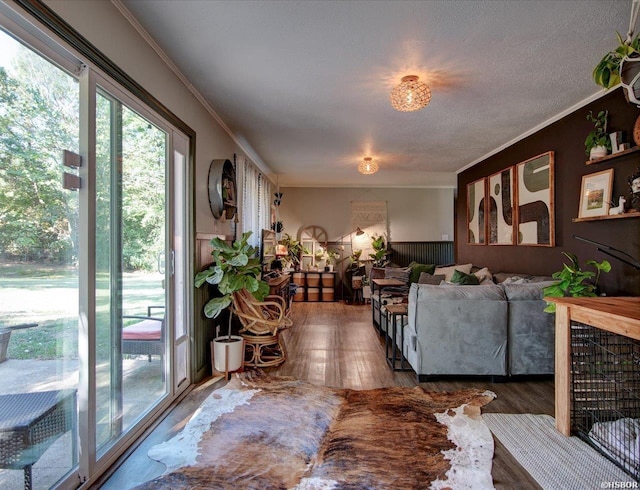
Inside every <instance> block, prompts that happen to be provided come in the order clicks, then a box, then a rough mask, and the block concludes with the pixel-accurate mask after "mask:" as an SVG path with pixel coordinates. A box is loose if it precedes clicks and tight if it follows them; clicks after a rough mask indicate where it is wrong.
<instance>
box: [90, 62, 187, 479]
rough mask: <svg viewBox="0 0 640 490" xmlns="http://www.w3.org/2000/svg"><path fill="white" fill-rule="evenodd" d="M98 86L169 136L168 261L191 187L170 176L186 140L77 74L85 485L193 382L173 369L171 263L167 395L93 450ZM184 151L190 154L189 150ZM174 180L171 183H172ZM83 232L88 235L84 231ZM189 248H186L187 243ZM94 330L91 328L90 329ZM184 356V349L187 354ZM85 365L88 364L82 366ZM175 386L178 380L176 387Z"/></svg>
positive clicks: (168, 275) (106, 85) (118, 93)
mask: <svg viewBox="0 0 640 490" xmlns="http://www.w3.org/2000/svg"><path fill="white" fill-rule="evenodd" d="M98 87H99V88H100V91H105V92H107V93H108V94H109V95H110V96H112V97H115V98H117V99H118V100H119V101H120V102H122V103H123V104H125V105H126V106H127V107H129V108H130V109H132V110H134V111H136V112H138V113H139V114H140V115H141V116H143V117H144V118H146V119H148V120H149V121H150V122H152V123H153V124H155V125H156V126H158V127H159V128H161V129H162V130H163V131H165V132H166V134H167V136H168V137H167V142H168V145H167V151H166V158H167V161H166V167H165V173H166V175H167V183H166V186H165V198H166V200H165V202H166V209H167V212H166V214H165V216H166V226H165V235H166V236H165V238H166V242H165V243H166V244H167V245H168V247H167V248H166V249H165V250H166V252H167V257H173V255H174V253H175V242H174V236H175V232H176V230H175V221H176V220H175V217H174V214H175V211H176V210H177V209H182V212H183V213H184V214H183V217H184V216H190V215H191V213H190V209H191V206H190V203H189V202H188V201H189V199H184V201H185V202H184V203H176V202H175V200H174V194H175V192H172V189H173V186H174V185H181V186H182V191H183V192H178V194H179V195H183V196H184V197H185V198H186V197H187V196H189V193H185V192H184V189H185V187H186V188H187V189H188V188H189V187H188V183H189V182H190V179H189V177H188V176H189V175H190V168H189V167H188V166H187V168H185V169H184V176H185V177H186V178H184V179H181V178H178V179H176V178H175V173H176V172H175V171H174V167H175V165H174V158H175V152H174V146H175V145H174V140H176V139H178V138H180V139H181V142H180V143H178V145H179V146H180V147H181V148H183V151H184V146H185V145H184V141H188V137H187V136H186V135H184V134H182V133H181V132H179V131H177V130H176V128H174V127H172V126H171V125H170V124H168V123H167V122H166V121H164V120H163V119H161V118H159V117H158V116H156V115H155V114H154V113H153V112H151V111H149V110H148V109H146V107H144V106H143V105H141V104H140V102H138V101H137V100H136V99H135V98H134V97H132V96H131V95H130V94H128V93H127V92H125V91H124V90H122V89H121V88H120V87H118V86H117V85H115V84H114V83H112V82H111V81H110V80H108V79H107V78H105V77H103V76H102V75H101V74H99V73H98V72H97V71H96V70H92V69H89V68H86V69H85V70H84V71H83V73H82V74H81V75H80V154H81V156H82V158H83V162H86V164H84V165H83V166H82V167H81V168H80V172H79V175H80V178H81V181H82V182H83V187H82V189H81V190H80V217H79V219H80V230H81V233H80V253H79V265H80V267H79V268H80V291H81V294H80V332H79V340H78V344H79V350H80V353H81V354H82V353H85V355H86V360H84V359H83V360H82V362H81V366H83V367H84V366H89V369H81V371H80V383H79V387H78V394H79V396H78V409H79V434H80V441H79V448H80V454H79V461H80V466H79V471H80V479H81V481H87V480H89V479H91V477H92V476H94V475H96V474H100V473H102V472H103V471H104V470H105V469H107V468H108V467H109V466H111V465H112V464H113V463H114V462H115V461H116V460H117V458H118V457H119V456H120V454H121V453H122V450H123V448H125V447H127V446H128V445H129V444H130V443H132V442H133V441H134V440H135V439H137V438H138V437H140V435H141V434H142V432H144V430H146V429H147V428H148V426H149V425H151V423H152V422H153V420H154V419H155V418H156V417H157V416H158V415H159V414H160V413H162V412H163V411H165V410H166V409H167V408H168V407H169V406H170V404H171V403H172V402H173V400H174V399H175V398H176V397H177V396H178V395H179V394H180V392H181V391H183V390H185V389H186V388H187V387H188V386H189V385H190V383H191V370H190V369H187V373H186V375H187V376H186V379H183V380H175V377H176V376H175V374H176V367H175V359H176V355H175V354H176V347H177V345H176V344H177V342H175V340H177V339H176V336H175V322H176V320H178V319H176V318H175V315H174V311H175V310H176V304H175V297H176V289H175V284H174V279H175V275H174V267H173V263H174V260H173V259H172V260H168V261H167V267H165V281H166V282H165V283H166V284H167V291H166V311H165V329H166V330H165V333H166V336H165V337H166V338H167V339H168V342H166V344H165V356H164V358H165V366H164V372H165V376H166V382H167V392H166V394H165V395H164V396H163V397H162V398H161V399H160V401H159V402H158V403H157V404H156V405H155V406H154V407H152V408H151V409H150V410H149V411H148V412H147V413H146V415H145V416H144V418H143V419H142V420H141V421H140V422H139V423H137V424H136V425H135V426H134V427H132V429H131V430H129V431H128V432H127V433H125V434H124V435H122V437H120V439H119V440H118V442H117V443H115V444H114V445H113V446H112V447H110V448H108V449H107V450H106V451H104V453H100V454H99V452H98V451H97V450H96V417H95V416H96V396H97V388H96V382H97V379H96V369H95V366H96V361H97V359H96V329H95V325H96V316H95V311H96V298H95V291H96V258H95V251H96V242H95V237H96V201H95V197H96V96H97V93H98ZM187 150H188V149H187ZM184 156H185V163H186V162H188V161H189V160H188V155H184ZM174 181H175V182H174ZM179 221H181V222H182V223H183V224H184V228H185V229H184V230H182V231H181V233H180V234H181V235H182V237H187V236H190V233H189V231H190V220H188V219H187V220H185V219H183V220H179ZM82 230H86V232H83V231H82ZM189 246H190V244H189ZM183 253H184V252H183ZM186 269H187V270H184V271H183V274H184V275H185V277H184V278H183V279H186V278H187V277H191V276H190V275H189V274H192V273H191V271H190V270H188V269H189V267H187V268H186ZM187 284H188V282H187V281H186V280H183V287H182V288H181V294H182V297H183V298H184V299H185V300H186V301H185V303H186V304H184V307H183V308H182V309H181V310H182V311H183V315H182V316H183V321H185V322H186V323H185V325H187V327H188V328H187V329H186V336H183V337H180V339H182V340H183V341H186V344H187V345H188V344H189V342H188V339H189V338H190V337H191V332H190V328H189V322H188V318H189V315H190V313H191V307H190V288H189V287H188V286H187ZM89 325H92V326H93V328H89ZM187 351H188V350H187ZM85 362H86V364H85ZM178 381H182V382H181V383H178Z"/></svg>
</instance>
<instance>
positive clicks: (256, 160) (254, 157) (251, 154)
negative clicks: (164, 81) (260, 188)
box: [111, 0, 273, 176]
mask: <svg viewBox="0 0 640 490" xmlns="http://www.w3.org/2000/svg"><path fill="white" fill-rule="evenodd" d="M111 3H112V4H113V5H114V6H115V7H116V8H117V9H118V10H119V11H120V13H121V14H122V16H123V17H124V18H125V19H126V20H127V21H128V22H129V23H130V24H131V25H132V26H133V28H134V29H135V30H136V31H137V32H138V34H140V36H141V37H142V38H143V39H144V40H145V41H146V42H147V44H148V45H149V46H151V49H153V50H154V51H155V52H156V54H157V55H158V56H159V57H160V59H161V60H162V61H163V62H164V63H165V64H166V65H167V66H168V67H169V69H170V70H171V71H172V72H173V73H175V75H176V76H177V77H178V79H179V80H180V81H181V82H182V83H183V85H184V86H185V87H186V88H187V90H189V92H191V94H192V95H193V96H194V97H195V98H196V99H197V100H198V102H200V104H201V105H202V107H204V108H205V110H206V111H207V112H208V113H209V114H210V115H211V117H213V118H214V119H215V121H216V122H217V123H218V124H219V125H220V127H222V129H223V130H224V131H225V132H226V133H227V134H228V135H229V137H230V138H231V139H232V140H233V141H234V143H235V144H236V145H238V147H239V148H240V149H241V150H242V151H243V152H244V153H245V154H246V156H247V158H248V159H249V160H251V162H252V163H253V164H254V165H255V166H256V167H258V169H259V170H260V171H261V172H262V173H264V174H265V175H268V176H270V175H272V174H273V171H272V170H271V169H270V168H269V166H268V165H267V164H266V163H264V161H263V160H262V158H260V157H259V156H258V154H257V153H256V152H255V151H254V149H253V148H252V147H251V146H250V145H249V144H248V143H243V142H242V141H240V139H239V138H238V137H237V136H236V134H235V133H234V132H233V131H231V129H230V128H229V126H227V125H226V123H225V122H224V121H223V120H222V118H221V117H220V116H219V115H218V113H217V112H216V111H215V109H214V108H213V107H212V106H211V104H209V102H207V100H206V99H205V98H204V96H203V95H202V94H201V93H200V92H199V91H198V89H196V88H195V87H194V86H193V84H192V83H191V82H190V81H189V79H188V78H187V77H186V76H185V74H184V73H182V71H180V68H178V67H177V66H176V64H175V63H174V62H173V61H172V60H171V58H169V56H168V55H167V53H165V52H164V50H163V49H162V48H161V47H160V46H159V45H158V43H157V42H156V41H155V39H153V37H152V36H151V34H149V32H148V31H147V30H146V29H145V28H144V27H143V26H142V24H140V22H139V21H138V19H136V18H135V16H134V15H133V14H132V13H131V11H130V10H129V9H128V8H127V7H126V6H125V5H124V4H123V3H122V1H121V0H111Z"/></svg>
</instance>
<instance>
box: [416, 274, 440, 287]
mask: <svg viewBox="0 0 640 490" xmlns="http://www.w3.org/2000/svg"><path fill="white" fill-rule="evenodd" d="M442 281H444V274H438V275H434V274H428V273H426V272H422V273H420V278H419V279H418V284H430V285H431V286H439V285H440V283H441V282H442Z"/></svg>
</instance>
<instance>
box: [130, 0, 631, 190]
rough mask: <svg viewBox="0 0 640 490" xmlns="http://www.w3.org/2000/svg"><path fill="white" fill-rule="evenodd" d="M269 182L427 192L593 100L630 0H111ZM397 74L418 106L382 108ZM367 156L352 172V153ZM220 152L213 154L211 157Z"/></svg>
mask: <svg viewBox="0 0 640 490" xmlns="http://www.w3.org/2000/svg"><path fill="white" fill-rule="evenodd" d="M122 3H123V4H124V5H125V6H126V8H127V9H128V10H129V11H130V12H131V13H132V14H133V16H134V17H135V18H136V19H137V21H138V22H139V23H140V24H141V25H142V26H143V27H144V28H145V29H146V30H147V31H148V32H149V33H150V35H151V36H152V37H153V39H154V40H155V41H156V43H157V44H158V45H159V46H160V47H161V48H162V50H164V51H165V53H166V54H167V55H168V56H169V58H171V60H172V61H173V63H175V65H176V66H177V67H178V68H179V69H180V71H181V72H182V73H183V74H184V75H185V76H186V78H187V79H188V80H189V81H190V82H191V83H192V84H193V86H194V87H195V88H196V89H197V90H198V91H199V92H200V93H201V94H202V95H203V96H204V98H205V99H206V100H207V101H208V102H209V104H210V105H211V107H213V109H214V110H215V112H216V113H217V114H218V115H219V116H220V117H221V118H222V120H223V121H224V122H225V123H226V125H227V126H228V127H229V129H230V130H231V131H232V132H233V133H234V134H235V135H236V138H237V140H238V141H240V142H242V144H243V146H244V148H245V149H246V150H247V151H248V152H249V154H250V155H253V156H254V157H255V159H256V160H257V162H258V163H259V164H260V165H262V166H263V168H267V169H269V170H270V171H271V172H273V173H275V174H278V176H279V181H280V184H281V185H308V186H324V185H328V186H368V185H376V186H380V185H385V186H387V185H388V186H441V185H453V184H455V176H454V172H455V171H456V170H459V169H461V168H463V167H465V166H467V165H468V164H470V163H472V162H474V161H476V160H477V159H479V158H481V157H482V156H483V155H486V154H487V153H490V152H491V151H493V150H495V149H496V148H499V147H500V146H502V145H504V144H505V143H507V142H509V141H511V140H512V139H514V138H517V137H518V136H520V135H522V134H523V133H525V132H527V131H529V130H531V129H532V128H534V127H536V126H538V125H540V124H542V123H544V122H545V121H547V120H548V119H550V118H553V117H554V116H556V115H557V114H559V113H561V112H563V111H565V110H567V109H568V108H570V107H572V106H574V105H575V104H578V103H580V102H581V101H583V100H584V99H586V98H588V97H591V96H593V95H594V94H596V93H598V92H599V87H597V86H596V85H595V84H594V83H593V81H592V80H591V71H592V70H593V67H594V66H595V65H596V63H597V62H598V61H599V60H600V58H601V57H602V56H603V55H604V54H605V53H606V52H607V51H609V50H610V49H613V48H614V47H615V46H616V37H615V31H616V30H618V31H620V32H622V33H626V31H627V29H628V24H629V14H630V7H631V1H630V0H621V1H619V0H615V1H606V0H598V1H585V0H578V1H570V0H563V1H534V0H530V1H480V0H473V1H461V0H458V1H455V2H454V1H437V2H436V1H422V2H408V1H403V2H400V1H391V2H385V1H342V2H339V1H321V2H315V1H283V2H280V1H258V2H254V1H190V0H180V1H168V0H162V1H155V0H146V1H141V0H124V1H123V2H122ZM406 74H416V75H419V76H420V79H422V80H425V81H426V82H427V83H428V84H429V85H430V86H431V90H432V99H431V103H430V104H429V106H427V107H426V108H425V109H423V110H421V111H417V112H414V113H400V112H397V111H395V110H394V109H392V107H391V105H390V103H389V92H390V91H391V88H392V87H393V85H394V84H396V83H398V82H399V80H400V78H401V77H402V76H403V75H406ZM367 155H370V156H373V157H374V158H376V159H377V160H378V161H379V163H380V171H379V172H378V173H376V174H374V175H370V176H364V175H360V174H359V173H358V172H357V170H356V167H357V164H358V162H359V160H361V159H362V158H363V157H364V156H367ZM213 157H216V158H219V156H215V155H212V158H213Z"/></svg>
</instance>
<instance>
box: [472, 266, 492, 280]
mask: <svg viewBox="0 0 640 490" xmlns="http://www.w3.org/2000/svg"><path fill="white" fill-rule="evenodd" d="M473 275H474V276H476V277H477V278H478V281H480V284H489V283H493V276H492V275H491V272H489V269H488V268H487V267H483V268H482V269H480V270H478V271H476V272H474V273H473Z"/></svg>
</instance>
